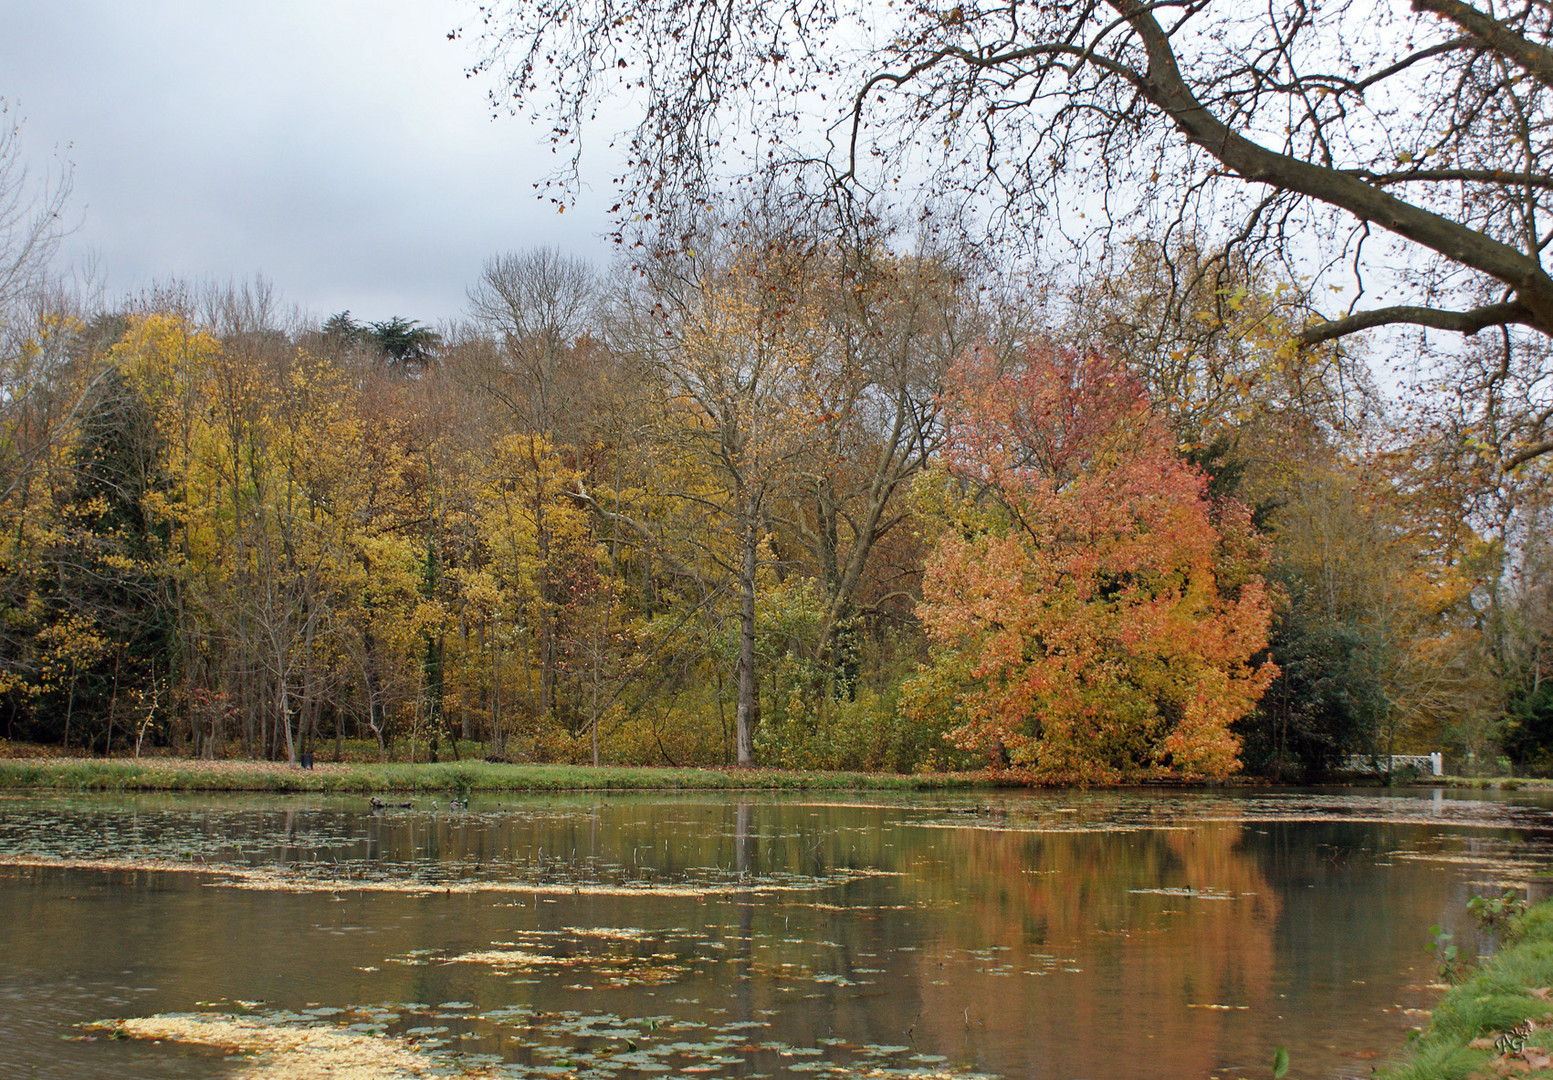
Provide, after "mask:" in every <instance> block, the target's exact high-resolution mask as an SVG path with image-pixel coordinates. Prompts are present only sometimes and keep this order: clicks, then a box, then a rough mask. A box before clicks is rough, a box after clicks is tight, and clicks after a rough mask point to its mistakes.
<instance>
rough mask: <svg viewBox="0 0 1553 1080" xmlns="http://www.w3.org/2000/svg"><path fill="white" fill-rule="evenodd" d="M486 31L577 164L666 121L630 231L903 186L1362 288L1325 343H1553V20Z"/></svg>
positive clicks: (1030, 10)
mask: <svg viewBox="0 0 1553 1080" xmlns="http://www.w3.org/2000/svg"><path fill="white" fill-rule="evenodd" d="M481 14H482V29H481V34H482V41H483V46H484V50H483V57H484V58H483V61H482V64H481V65H480V69H481V70H484V71H486V72H488V73H490V74H492V75H494V76H495V77H496V80H497V86H496V88H495V89H494V90H493V96H496V97H500V98H501V99H502V100H504V101H506V102H508V103H511V104H513V107H514V108H518V107H521V108H524V109H529V110H533V111H534V112H537V113H548V115H549V117H550V118H551V120H552V122H553V124H554V134H553V139H554V140H555V141H556V142H557V143H558V144H564V145H567V146H575V145H576V144H577V142H578V140H579V138H580V136H581V134H582V128H583V125H584V122H585V121H587V120H588V119H589V118H590V117H591V116H592V115H593V111H594V108H595V106H596V105H597V104H598V102H599V101H600V100H601V99H602V98H604V97H605V96H607V95H610V94H613V93H617V92H626V93H629V96H630V100H631V101H632V102H633V103H639V104H640V107H641V110H642V111H641V113H640V122H639V125H638V128H637V131H636V133H635V137H634V138H633V139H631V140H630V142H629V153H630V160H629V169H628V176H627V178H626V190H625V196H624V198H623V199H622V203H621V211H620V212H621V213H622V215H625V216H626V218H628V219H635V220H654V219H657V220H660V221H661V220H662V219H663V217H664V215H665V214H666V213H668V214H670V216H672V214H671V212H672V211H673V209H674V208H675V207H676V206H681V205H686V204H690V205H699V204H700V203H702V202H704V201H705V200H706V199H707V197H708V193H709V192H712V191H714V190H715V189H716V188H717V187H718V186H719V185H720V184H722V183H724V182H726V180H727V179H728V177H729V172H728V170H729V169H730V168H735V169H736V168H737V166H738V164H739V163H740V162H741V161H754V160H755V158H756V157H758V158H759V159H760V160H761V161H762V162H764V161H766V160H767V159H769V160H771V161H774V162H778V163H786V164H787V165H788V166H789V167H791V168H792V169H793V170H795V171H796V172H797V173H799V174H801V175H804V176H807V177H809V178H811V180H815V181H819V182H822V183H823V184H824V189H825V190H827V191H829V192H832V193H834V194H835V195H836V197H837V198H838V199H839V200H840V201H841V202H842V203H843V204H845V203H847V202H848V201H850V200H855V199H857V198H858V197H860V196H861V197H864V198H866V197H867V196H869V195H871V194H873V193H877V192H880V191H886V190H894V189H895V185H898V184H900V183H901V182H902V181H903V180H904V181H908V182H912V183H916V184H919V185H920V188H919V190H921V191H923V192H933V193H936V194H937V196H938V197H937V198H936V199H934V200H931V201H930V202H925V203H924V205H925V206H927V207H928V211H925V212H929V211H930V212H935V213H938V212H941V211H943V210H944V209H946V208H949V209H953V208H954V207H959V208H962V209H971V210H972V211H973V217H974V218H975V219H976V220H978V221H979V222H981V224H983V225H990V226H991V227H992V228H993V230H994V231H999V230H1000V228H1001V231H1002V232H1003V233H1004V234H1005V235H1007V234H1022V235H1025V236H1040V235H1047V236H1054V235H1055V236H1066V237H1068V238H1070V239H1075V240H1080V241H1092V240H1096V239H1098V240H1101V241H1104V240H1106V239H1108V238H1109V237H1110V236H1111V234H1112V231H1113V230H1119V232H1120V234H1121V235H1127V234H1129V233H1131V234H1135V233H1138V232H1141V231H1144V230H1145V229H1147V230H1152V231H1155V232H1160V231H1163V233H1164V234H1165V235H1164V239H1165V240H1166V241H1167V242H1169V241H1170V240H1172V238H1173V237H1174V236H1175V235H1201V236H1205V237H1207V238H1209V240H1210V241H1212V242H1213V244H1214V246H1215V247H1218V246H1220V243H1219V242H1220V241H1222V242H1223V244H1222V246H1223V250H1225V251H1226V252H1229V251H1234V250H1236V249H1239V250H1241V251H1250V252H1258V251H1261V252H1266V251H1274V252H1277V253H1278V254H1279V255H1280V257H1282V258H1285V259H1286V260H1288V262H1289V263H1290V264H1291V268H1294V267H1293V266H1292V264H1298V267H1297V268H1298V269H1301V270H1305V271H1309V270H1312V269H1314V271H1315V272H1316V273H1317V274H1318V277H1321V279H1322V281H1324V280H1327V279H1328V276H1330V275H1335V274H1339V273H1342V274H1345V279H1344V280H1345V287H1346V292H1345V293H1344V301H1346V302H1340V305H1341V306H1339V307H1337V308H1335V309H1332V310H1327V311H1325V312H1324V314H1325V316H1326V317H1325V318H1313V319H1311V320H1310V321H1308V322H1307V323H1306V324H1305V325H1304V327H1303V329H1302V330H1301V336H1302V338H1303V340H1304V341H1305V342H1306V343H1308V344H1315V343H1319V342H1323V341H1330V340H1334V339H1337V338H1340V337H1343V336H1345V335H1348V334H1351V333H1354V332H1357V331H1361V330H1365V329H1368V328H1372V327H1377V326H1383V325H1399V324H1400V325H1413V326H1422V327H1427V328H1434V329H1439V330H1447V331H1454V332H1460V333H1464V334H1475V333H1477V332H1479V331H1481V330H1483V329H1485V328H1488V327H1497V326H1503V327H1517V328H1525V329H1526V330H1529V331H1530V332H1531V333H1532V334H1533V335H1536V336H1542V337H1546V336H1549V335H1553V276H1550V275H1549V273H1548V270H1547V268H1546V267H1545V265H1544V261H1543V260H1544V251H1545V249H1546V248H1547V246H1548V244H1549V241H1550V240H1553V232H1550V225H1549V223H1550V215H1553V178H1550V169H1549V164H1550V161H1553V145H1550V143H1549V132H1550V130H1553V128H1550V126H1549V123H1548V120H1549V105H1550V94H1553V48H1550V46H1549V39H1550V37H1553V8H1549V7H1548V6H1547V5H1545V4H1540V3H1532V2H1525V3H1519V4H1509V3H1499V2H1497V0H1488V2H1484V3H1480V4H1477V5H1473V4H1468V3H1465V2H1463V0H1412V3H1411V7H1410V8H1403V7H1402V6H1400V5H1386V4H1381V3H1378V2H1376V0H1336V2H1333V3H1328V4H1323V5H1320V6H1319V7H1318V6H1312V5H1307V4H1305V3H1304V2H1302V0H1273V2H1271V3H1268V4H1266V5H1262V6H1259V7H1256V8H1248V7H1246V6H1245V5H1244V4H1238V3H1232V2H1230V0H1160V2H1149V3H1144V2H1141V0H1080V2H1078V3H1073V4H1042V3H1035V2H1031V0H986V2H977V0H967V2H951V0H945V3H943V4H938V3H933V2H929V0H907V2H905V3H897V4H887V5H880V4H865V5H849V4H840V3H836V2H834V0H809V2H803V3H797V2H787V3H780V4H767V3H764V2H762V0H680V2H669V0H627V2H625V3H619V2H615V0H583V2H581V3H578V2H574V0H539V2H535V3H523V4H518V3H502V4H495V3H492V4H485V5H482V7H481ZM623 96H624V94H623ZM741 155H748V156H746V157H742V158H741ZM575 160H576V159H575V158H573V161H575ZM730 162H731V163H733V165H732V166H729V165H728V164H726V163H730ZM977 215H979V216H977ZM1320 283H1321V282H1320V281H1318V282H1317V284H1318V285H1319V284H1320ZM1377 294H1383V299H1382V300H1381V301H1380V302H1378V303H1377V302H1372V296H1375V295H1377ZM1319 295H1325V294H1319ZM1546 441H1547V439H1546V429H1543V430H1542V431H1541V432H1539V433H1538V436H1536V437H1534V438H1533V441H1532V442H1531V443H1528V444H1525V445H1521V446H1517V447H1510V448H1507V449H1506V452H1505V455H1504V456H1505V458H1506V460H1507V461H1513V460H1516V459H1517V458H1518V457H1519V456H1520V455H1521V454H1522V452H1523V451H1528V450H1530V449H1531V448H1532V447H1538V449H1537V450H1536V453H1546V452H1548V449H1550V447H1547V446H1543V444H1544V443H1545V442H1546ZM1520 460H1525V458H1524V457H1520Z"/></svg>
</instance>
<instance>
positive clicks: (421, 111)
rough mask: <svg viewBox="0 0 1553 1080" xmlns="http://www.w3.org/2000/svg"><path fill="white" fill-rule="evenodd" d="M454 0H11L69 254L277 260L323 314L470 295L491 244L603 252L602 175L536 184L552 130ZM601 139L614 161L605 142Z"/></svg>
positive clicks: (122, 274)
mask: <svg viewBox="0 0 1553 1080" xmlns="http://www.w3.org/2000/svg"><path fill="white" fill-rule="evenodd" d="M469 22H472V20H471V18H470V5H465V4H460V3H458V2H456V0H262V2H260V3H254V4H229V3H213V2H211V0H7V2H6V3H5V5H4V9H3V14H0V97H3V98H5V99H6V100H7V101H8V102H9V103H10V105H11V109H12V114H13V116H14V115H19V116H21V117H22V118H23V121H24V127H23V131H22V142H23V145H24V148H25V151H26V154H27V157H28V159H29V161H30V163H31V165H32V167H33V170H34V172H41V171H42V170H44V169H46V168H50V167H53V166H54V164H55V161H56V159H57V158H64V159H68V160H69V161H70V162H72V163H73V167H74V181H75V192H74V196H73V200H72V210H73V220H74V221H75V222H77V223H78V228H76V230H75V232H74V233H73V234H72V236H71V237H70V240H69V241H68V243H67V245H66V248H65V252H64V257H65V259H66V260H67V261H75V262H77V263H79V262H82V261H83V260H85V259H87V258H88V257H89V256H95V258H96V261H97V266H98V271H97V272H98V277H99V279H100V280H102V281H104V282H105V284H106V288H107V290H108V293H109V295H110V296H113V295H122V294H125V293H130V292H134V291H138V290H140V289H142V288H145V287H147V286H149V285H151V284H153V283H155V282H158V281H165V280H167V279H169V278H174V277H177V278H183V279H187V280H194V281H200V280H205V279H215V280H217V281H223V282H224V281H227V280H230V279H242V278H248V277H252V276H253V275H255V274H262V275H264V276H265V277H266V278H268V279H270V280H271V281H272V282H273V283H274V285H275V287H276V289H277V290H278V291H279V293H280V294H281V296H282V298H283V299H284V300H286V301H288V302H290V303H294V304H298V305H300V306H302V307H303V308H305V309H307V310H309V311H312V312H314V313H316V314H319V315H322V316H326V315H328V314H330V313H332V312H335V311H341V310H345V309H349V310H350V311H352V312H353V313H354V314H355V315H356V316H357V317H359V318H364V319H386V318H388V317H389V316H392V315H401V316H404V317H406V318H414V319H420V320H421V321H423V322H426V323H435V322H437V321H438V320H440V319H444V318H448V317H452V316H456V315H458V314H459V313H460V311H461V310H462V309H463V306H464V290H465V288H466V287H467V286H468V285H469V284H470V283H472V282H473V281H474V279H475V277H476V276H477V275H478V274H479V271H480V266H481V264H482V262H483V261H484V260H485V259H486V258H487V257H488V256H490V255H493V254H496V253H498V252H502V251H508V250H522V249H526V248H529V247H533V246H537V245H540V244H550V245H554V246H558V247H560V248H562V249H563V250H566V251H568V252H572V253H575V254H578V255H581V256H583V257H585V258H589V259H592V260H593V261H595V262H597V263H603V262H605V261H607V260H608V258H609V257H610V251H609V245H608V243H607V242H606V241H605V240H604V239H603V234H604V233H605V231H606V230H607V229H608V227H609V222H608V220H607V217H606V215H605V214H604V212H603V208H604V207H607V206H608V205H609V202H610V201H612V200H610V199H609V198H608V197H609V195H610V189H609V185H608V183H607V181H605V180H603V179H600V181H599V182H598V183H596V184H595V185H594V186H593V188H592V190H591V191H584V192H583V197H582V199H581V201H580V202H579V204H578V205H577V206H576V207H574V208H572V209H570V210H568V211H567V213H566V214H564V215H557V214H556V212H555V209H554V207H552V206H550V205H549V204H548V203H545V202H542V201H540V200H539V199H537V198H536V193H535V191H534V188H533V184H534V183H535V181H537V180H540V179H542V178H543V177H544V176H545V175H546V174H547V172H548V171H549V169H550V166H551V162H552V161H553V158H552V157H551V155H550V152H549V149H548V147H547V146H546V145H544V144H543V143H542V141H541V136H542V134H543V133H542V132H541V131H540V130H538V129H536V128H534V127H531V126H530V125H529V124H528V123H526V122H525V121H522V120H519V119H516V118H513V117H511V116H506V115H503V116H501V117H500V118H497V119H493V118H492V115H491V109H490V107H489V105H488V102H487V97H486V91H487V89H488V84H487V83H484V82H481V81H478V80H471V79H468V78H466V77H465V74H464V72H465V69H466V68H467V67H468V66H469V64H470V63H471V62H472V61H473V59H474V55H473V51H472V47H471V45H470V44H468V43H466V42H450V41H449V40H448V39H447V33H448V31H449V30H451V29H452V28H453V27H455V26H458V25H461V24H465V23H469ZM603 155H604V151H603V150H602V148H601V150H600V158H601V165H600V168H601V169H602V168H603V161H605V160H607V159H605V158H604V157H603Z"/></svg>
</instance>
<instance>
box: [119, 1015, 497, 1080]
mask: <svg viewBox="0 0 1553 1080" xmlns="http://www.w3.org/2000/svg"><path fill="white" fill-rule="evenodd" d="M92 1029H95V1030H108V1031H111V1032H112V1033H113V1035H114V1037H115V1038H123V1039H138V1040H143V1041H151V1040H160V1041H168V1042H180V1043H194V1044H198V1045H200V1046H210V1047H214V1048H216V1049H218V1050H225V1051H228V1052H229V1053H231V1054H233V1055H241V1056H240V1057H238V1058H237V1061H236V1068H235V1070H234V1071H233V1072H232V1073H231V1074H230V1075H231V1076H232V1077H234V1078H237V1080H401V1078H403V1080H408V1078H412V1077H415V1078H418V1077H426V1076H431V1075H433V1073H434V1067H433V1066H434V1063H433V1062H431V1061H430V1060H428V1059H427V1058H426V1057H425V1056H424V1055H423V1054H419V1053H417V1052H416V1051H415V1050H413V1049H412V1048H411V1047H410V1045H409V1044H408V1043H406V1042H404V1041H403V1040H400V1039H395V1038H389V1037H386V1036H383V1035H381V1034H367V1033H365V1032H359V1031H350V1030H343V1029H340V1028H337V1027H332V1026H324V1027H319V1026H301V1025H297V1024H287V1023H280V1022H276V1021H275V1020H271V1019H267V1018H264V1017H254V1016H235V1015H223V1014H193V1015H189V1014H182V1015H180V1014H166V1015H160V1016H144V1017H134V1018H131V1019H128V1020H113V1021H104V1022H102V1023H99V1024H96V1025H92ZM435 1072H436V1073H437V1074H439V1075H447V1072H446V1069H445V1068H438V1069H435ZM462 1075H465V1076H488V1075H490V1073H489V1071H488V1070H486V1069H485V1068H483V1067H476V1068H475V1069H473V1070H468V1071H464V1072H463V1074H462Z"/></svg>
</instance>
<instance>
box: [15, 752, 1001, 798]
mask: <svg viewBox="0 0 1553 1080" xmlns="http://www.w3.org/2000/svg"><path fill="white" fill-rule="evenodd" d="M992 786H994V785H992V784H991V783H990V782H988V781H987V780H986V779H985V778H984V777H982V776H980V775H978V774H958V773H957V774H943V773H940V774H928V775H917V776H900V775H896V774H883V773H840V772H788V771H783V770H776V769H668V768H664V769H658V768H592V767H589V766H581V765H503V764H494V763H490V762H484V761H466V762H443V763H441V764H435V765H432V764H424V765H404V764H393V763H390V764H386V765H384V764H344V765H338V766H336V765H327V766H325V767H322V768H319V769H317V770H313V771H309V770H306V769H296V768H289V767H285V766H276V765H272V764H268V763H246V762H219V763H215V764H214V765H212V764H211V763H208V762H200V761H189V760H179V759H175V758H153V759H142V760H138V761H137V760H132V759H101V758H98V759H90V760H83V759H79V758H77V759H60V758H53V759H18V760H0V789H10V790H15V789H46V790H56V791H61V790H62V791H275V792H288V791H299V792H300V791H323V792H333V791H338V792H371V791H385V792H387V791H516V792H521V791H533V792H547V791H688V790H744V791H750V790H761V791H927V790H951V789H954V790H975V789H985V788H990V787H992Z"/></svg>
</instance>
